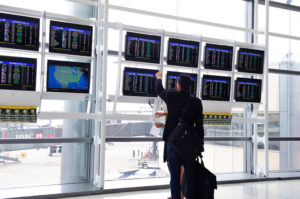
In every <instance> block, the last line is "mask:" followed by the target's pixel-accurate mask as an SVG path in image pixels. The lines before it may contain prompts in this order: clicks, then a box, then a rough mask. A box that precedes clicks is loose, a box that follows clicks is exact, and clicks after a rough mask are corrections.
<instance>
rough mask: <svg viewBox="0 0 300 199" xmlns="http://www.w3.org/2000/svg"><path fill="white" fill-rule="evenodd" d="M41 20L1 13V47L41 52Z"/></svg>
mask: <svg viewBox="0 0 300 199" xmlns="http://www.w3.org/2000/svg"><path fill="white" fill-rule="evenodd" d="M39 36H40V19H37V18H31V17H23V16H18V15H10V14H4V13H0V46H1V47H8V48H17V49H25V50H35V51H38V50H39Z"/></svg>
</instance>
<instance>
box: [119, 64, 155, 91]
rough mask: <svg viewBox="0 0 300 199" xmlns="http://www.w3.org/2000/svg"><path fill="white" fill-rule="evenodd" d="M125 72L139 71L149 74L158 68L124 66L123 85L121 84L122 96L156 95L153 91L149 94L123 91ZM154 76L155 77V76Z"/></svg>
mask: <svg viewBox="0 0 300 199" xmlns="http://www.w3.org/2000/svg"><path fill="white" fill-rule="evenodd" d="M126 72H140V73H147V72H148V73H149V72H151V73H150V74H156V73H157V72H158V70H153V69H145V68H131V67H125V68H124V71H123V85H122V93H123V95H124V96H139V97H157V94H156V93H155V91H154V93H149V94H142V93H132V92H127V91H125V73H126ZM155 78H156V77H155Z"/></svg>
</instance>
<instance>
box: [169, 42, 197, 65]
mask: <svg viewBox="0 0 300 199" xmlns="http://www.w3.org/2000/svg"><path fill="white" fill-rule="evenodd" d="M198 54H199V42H194V41H185V40H179V39H173V38H170V39H169V43H168V57H167V64H170V65H178V66H187V67H195V68H196V67H197V66H198Z"/></svg>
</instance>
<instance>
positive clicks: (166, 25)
mask: <svg viewBox="0 0 300 199" xmlns="http://www.w3.org/2000/svg"><path fill="white" fill-rule="evenodd" d="M124 2H125V1H124ZM139 5H142V4H141V3H139ZM145 5H147V4H145ZM155 6H156V7H159V6H157V5H155ZM127 7H128V6H127ZM120 16H122V17H120ZM109 22H119V23H123V24H126V25H132V26H139V27H144V28H155V29H159V28H160V29H162V27H163V29H164V30H166V31H173V32H174V31H176V27H177V23H176V21H175V20H171V19H164V18H160V17H154V16H148V15H142V14H136V13H130V12H124V11H119V10H110V11H109ZM140 31H143V30H140ZM158 32H159V30H158Z"/></svg>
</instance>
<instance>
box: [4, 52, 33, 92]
mask: <svg viewBox="0 0 300 199" xmlns="http://www.w3.org/2000/svg"><path fill="white" fill-rule="evenodd" d="M0 61H11V62H23V63H31V64H34V65H35V70H34V77H35V79H34V80H35V81H34V84H33V88H31V89H28V88H27V89H22V88H14V87H10V88H7V87H4V86H1V85H0V90H2V89H3V90H18V91H36V74H37V59H34V58H23V57H8V56H0Z"/></svg>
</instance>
